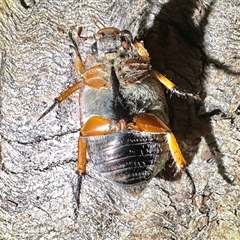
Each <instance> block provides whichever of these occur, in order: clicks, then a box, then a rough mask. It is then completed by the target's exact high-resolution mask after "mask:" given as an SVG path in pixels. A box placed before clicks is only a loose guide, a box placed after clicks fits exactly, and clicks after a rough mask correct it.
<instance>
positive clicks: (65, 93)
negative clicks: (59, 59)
mask: <svg viewBox="0 0 240 240" xmlns="http://www.w3.org/2000/svg"><path fill="white" fill-rule="evenodd" d="M82 84H83V82H82V81H79V82H76V83H75V84H73V85H72V86H71V87H69V88H68V89H67V90H65V91H63V92H62V93H61V94H60V95H59V96H58V97H57V98H55V101H54V103H53V104H52V106H50V107H49V108H48V109H47V110H46V111H45V112H44V113H43V114H42V115H41V116H40V117H39V118H38V120H37V121H39V120H40V119H42V118H43V117H44V116H46V115H47V114H48V113H49V112H50V111H51V110H53V108H54V107H55V106H56V105H57V104H58V103H60V102H62V101H63V100H65V99H66V98H67V97H69V96H70V95H71V94H72V93H74V92H75V91H77V90H78V89H79V88H80V87H81V85H82Z"/></svg>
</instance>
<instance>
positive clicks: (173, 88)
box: [152, 70, 201, 101]
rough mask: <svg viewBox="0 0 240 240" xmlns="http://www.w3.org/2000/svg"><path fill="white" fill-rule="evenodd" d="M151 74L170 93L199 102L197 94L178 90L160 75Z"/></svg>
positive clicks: (153, 71) (156, 73)
mask: <svg viewBox="0 0 240 240" xmlns="http://www.w3.org/2000/svg"><path fill="white" fill-rule="evenodd" d="M152 73H153V75H154V77H155V78H156V79H157V80H159V81H160V82H161V83H162V84H163V85H164V86H165V87H166V88H167V89H168V90H170V91H171V92H172V93H175V94H177V95H179V96H182V97H191V98H193V99H195V100H196V101H201V98H200V96H199V95H198V94H193V93H188V92H186V91H184V90H182V89H179V88H178V87H177V86H176V85H175V84H174V83H173V82H171V81H170V80H169V79H168V78H166V77H165V76H164V75H162V74H161V73H159V72H157V71H155V70H152Z"/></svg>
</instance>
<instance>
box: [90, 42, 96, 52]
mask: <svg viewBox="0 0 240 240" xmlns="http://www.w3.org/2000/svg"><path fill="white" fill-rule="evenodd" d="M91 49H92V53H93V54H97V52H98V49H97V43H96V42H95V43H94V44H93V45H92V47H91Z"/></svg>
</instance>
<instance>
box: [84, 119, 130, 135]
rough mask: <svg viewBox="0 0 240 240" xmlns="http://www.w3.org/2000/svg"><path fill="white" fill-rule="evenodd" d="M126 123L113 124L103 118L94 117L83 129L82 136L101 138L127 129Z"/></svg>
mask: <svg viewBox="0 0 240 240" xmlns="http://www.w3.org/2000/svg"><path fill="white" fill-rule="evenodd" d="M126 126H127V125H126V122H125V121H120V122H117V123H116V122H113V121H111V120H110V119H107V118H104V117H101V116H92V117H90V118H89V119H88V121H87V122H86V123H85V124H84V125H83V127H82V128H81V136H101V135H106V134H109V133H113V132H117V131H119V130H121V129H126Z"/></svg>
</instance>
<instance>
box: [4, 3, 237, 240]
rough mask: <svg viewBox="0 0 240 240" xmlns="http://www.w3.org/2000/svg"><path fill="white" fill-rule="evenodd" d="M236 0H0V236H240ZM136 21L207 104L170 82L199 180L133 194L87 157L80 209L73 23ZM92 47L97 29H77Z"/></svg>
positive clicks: (162, 62)
mask: <svg viewBox="0 0 240 240" xmlns="http://www.w3.org/2000/svg"><path fill="white" fill-rule="evenodd" d="M239 12H240V6H239V1H238V0H226V1H210V0H201V1H200V0H199V1H195V0H182V1H177V0H169V1H163V0H158V1H157V0H148V1H147V0H142V1H137V0H134V1H127V0H123V1H116V0H115V1H112V2H111V3H109V1H104V0H100V1H92V0H87V1H77V0H66V1H57V0H52V1H46V0H41V1H40V0H35V1H34V0H28V1H26V0H25V1H24V0H21V1H17V0H4V1H1V3H0V33H1V34H0V42H1V45H0V73H1V75H0V80H1V82H0V93H1V98H0V99H1V102H0V103H1V162H0V163H1V165H0V189H1V192H0V239H3V240H7V239H11V240H12V239H32V240H33V239H130V240H134V239H227V240H229V239H233V240H235V239H240V231H239V229H240V203H239V199H240V198H239V197H240V196H239V193H240V187H239V184H240V177H239V165H240V147H239V141H240V133H239V127H240V124H239V120H240V104H239V99H240V87H239V82H240V52H239V51H240V49H239V41H240V36H239V29H240V21H239V16H240V14H239ZM79 26H82V27H83V35H84V36H92V35H93V33H95V32H96V31H97V30H98V29H99V28H102V27H104V26H115V27H117V28H119V29H129V30H130V31H131V32H132V33H133V35H135V36H137V37H138V38H139V39H143V40H144V44H145V47H146V48H147V49H148V51H149V53H150V56H151V60H152V65H153V68H154V69H156V70H158V71H159V72H161V73H163V74H165V75H167V76H168V77H169V78H171V79H172V81H173V82H175V83H176V84H177V85H178V86H180V87H181V88H184V89H187V90H189V91H195V92H198V91H199V92H200V93H199V94H200V96H201V97H202V104H201V106H199V105H196V104H195V103H194V102H192V101H191V100H188V99H181V98H179V97H176V96H170V95H169V94H167V99H168V104H169V109H170V116H169V117H170V120H171V128H172V130H173V132H174V134H175V135H176V137H177V139H178V142H179V144H180V147H181V149H182V151H183V154H184V156H185V158H186V160H187V161H188V164H189V167H188V169H189V171H190V173H191V175H192V177H193V180H194V182H195V185H196V195H195V197H194V199H191V194H190V193H191V186H190V185H189V181H188V180H187V178H186V176H185V174H183V176H182V178H181V179H180V180H177V181H168V180H166V177H159V178H155V179H153V180H152V181H151V183H150V184H149V186H148V187H147V189H146V190H145V191H144V192H143V193H142V194H141V196H139V197H138V198H134V197H132V196H129V195H128V194H127V193H125V192H124V191H123V190H121V189H119V188H118V187H117V186H115V185H114V184H112V183H110V182H108V181H107V180H105V179H103V178H102V177H101V176H100V175H99V173H97V172H96V171H95V170H94V166H93V163H92V162H91V161H89V163H88V165H87V171H88V175H86V176H85V177H84V179H83V181H82V188H81V198H80V209H79V213H78V215H76V212H75V210H76V202H75V199H74V196H73V189H74V188H75V186H76V174H75V160H76V156H77V138H78V135H79V133H78V130H79V117H78V115H79V114H78V94H77V93H76V94H74V95H73V96H71V97H70V98H68V99H67V100H66V101H64V102H63V103H61V105H59V106H58V107H57V108H55V109H54V110H53V111H52V112H51V113H49V114H48V115H47V116H46V117H45V118H43V119H42V120H41V121H39V122H37V119H38V117H39V116H40V115H41V114H42V112H43V111H44V110H45V109H46V108H47V107H48V106H50V105H51V104H52V101H53V99H54V98H55V97H57V96H58V94H59V93H60V92H62V91H63V90H65V89H66V88H67V87H68V86H69V85H71V84H72V83H74V82H75V81H76V80H77V76H76V74H75V72H74V70H73V66H72V62H71V57H70V56H69V53H70V51H71V48H70V47H69V45H71V41H70V39H69V37H68V32H69V31H70V32H72V33H73V36H74V38H77V28H78V27H79ZM78 44H79V48H80V50H81V53H82V54H83V57H84V56H85V55H86V53H87V51H88V49H89V46H90V44H91V40H86V41H84V40H78Z"/></svg>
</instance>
